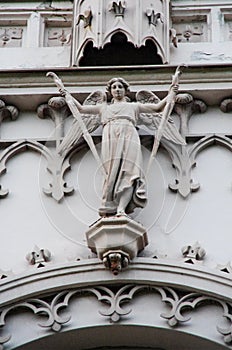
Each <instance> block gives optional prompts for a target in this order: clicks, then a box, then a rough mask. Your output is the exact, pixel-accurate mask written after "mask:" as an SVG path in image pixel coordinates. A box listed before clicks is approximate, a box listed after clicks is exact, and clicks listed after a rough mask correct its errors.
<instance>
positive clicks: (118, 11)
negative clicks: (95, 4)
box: [109, 0, 126, 17]
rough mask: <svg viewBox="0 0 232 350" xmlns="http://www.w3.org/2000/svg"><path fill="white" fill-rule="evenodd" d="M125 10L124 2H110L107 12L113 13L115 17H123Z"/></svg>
mask: <svg viewBox="0 0 232 350" xmlns="http://www.w3.org/2000/svg"><path fill="white" fill-rule="evenodd" d="M125 9H126V1H121V0H119V1H112V2H110V4H109V11H113V12H114V13H115V16H122V17H123V16H124V12H125Z"/></svg>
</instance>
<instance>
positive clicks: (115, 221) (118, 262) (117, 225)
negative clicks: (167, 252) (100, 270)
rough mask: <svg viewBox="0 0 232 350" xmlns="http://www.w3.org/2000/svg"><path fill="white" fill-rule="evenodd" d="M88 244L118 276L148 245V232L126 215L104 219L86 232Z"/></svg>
mask: <svg viewBox="0 0 232 350" xmlns="http://www.w3.org/2000/svg"><path fill="white" fill-rule="evenodd" d="M86 237H87V244H88V247H89V248H90V249H91V251H92V252H94V253H96V254H97V256H98V258H99V259H101V260H103V263H104V265H105V267H106V268H108V269H110V270H111V271H112V272H113V274H114V275H117V274H118V273H119V272H120V271H121V270H122V268H125V267H127V266H128V263H129V262H130V261H131V260H132V259H134V258H135V257H136V256H137V254H138V253H139V252H140V251H141V250H143V249H144V248H145V246H146V245H147V244H148V238H147V232H146V230H145V228H144V227H143V226H142V225H141V224H139V223H138V222H136V221H134V220H132V219H131V218H129V217H127V216H126V215H122V216H110V217H104V218H101V219H100V220H98V221H97V222H96V223H94V224H93V225H92V226H91V227H90V229H89V230H88V231H87V232H86Z"/></svg>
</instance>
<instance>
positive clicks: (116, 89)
mask: <svg viewBox="0 0 232 350" xmlns="http://www.w3.org/2000/svg"><path fill="white" fill-rule="evenodd" d="M125 93H126V91H125V88H124V86H123V85H122V83H120V81H115V82H114V83H113V84H112V85H111V95H112V96H113V98H114V100H116V101H121V100H123V99H124V97H125Z"/></svg>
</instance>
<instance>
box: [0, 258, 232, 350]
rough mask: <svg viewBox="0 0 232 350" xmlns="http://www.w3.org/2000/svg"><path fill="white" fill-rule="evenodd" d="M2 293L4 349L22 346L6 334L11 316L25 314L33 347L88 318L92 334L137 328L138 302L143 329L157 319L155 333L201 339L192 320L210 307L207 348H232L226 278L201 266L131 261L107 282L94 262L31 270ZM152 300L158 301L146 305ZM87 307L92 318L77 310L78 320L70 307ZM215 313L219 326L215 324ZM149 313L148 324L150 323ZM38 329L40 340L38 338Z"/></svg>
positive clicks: (7, 282)
mask: <svg viewBox="0 0 232 350" xmlns="http://www.w3.org/2000/svg"><path fill="white" fill-rule="evenodd" d="M186 265H187V266H186ZM131 276H133V277H131ZM0 291H1V309H0V326H1V333H0V345H1V348H2V349H4V347H5V348H6V349H7V348H10V349H13V348H14V346H15V347H17V346H19V345H22V344H20V343H17V329H15V332H12V331H10V329H11V330H12V328H11V327H8V325H10V323H11V320H12V318H14V313H15V312H17V317H19V314H20V313H21V314H22V315H23V314H24V311H25V310H26V311H27V317H29V318H30V317H32V318H33V320H34V321H33V322H34V323H33V324H35V326H34V327H35V334H34V335H32V334H31V333H33V330H32V331H31V332H30V334H28V339H27V342H29V341H32V340H35V339H38V334H40V336H41V337H45V336H47V335H50V334H52V333H54V332H56V333H57V332H65V331H68V330H69V329H73V327H77V328H81V327H83V325H85V326H86V325H87V323H88V317H90V315H92V316H93V315H94V316H93V318H91V317H90V319H89V322H90V324H91V326H93V325H94V326H101V325H107V324H110V323H111V324H112V323H117V324H120V323H121V322H122V323H123V325H126V324H128V325H129V324H130V325H131V324H137V325H138V324H140V322H142V320H140V317H141V315H140V313H139V311H138V310H140V309H139V308H137V307H136V305H138V304H139V303H140V302H141V303H143V305H144V304H145V305H146V308H147V315H148V316H147V326H149V327H157V326H158V325H157V324H156V322H158V323H159V321H154V320H155V319H158V320H159V319H160V322H161V324H160V325H159V327H161V328H162V327H163V328H166V329H170V328H173V327H175V329H176V330H181V331H182V332H186V333H187V334H194V335H195V336H201V337H203V338H204V336H202V335H201V329H200V328H201V324H199V329H198V330H196V322H193V323H194V324H193V328H192V321H191V320H192V319H193V320H194V315H196V314H197V312H198V310H202V309H204V307H206V306H208V305H210V307H212V308H215V307H216V308H217V313H215V320H212V322H211V324H210V325H209V326H212V323H213V328H214V329H213V332H214V334H215V337H214V339H212V341H214V342H217V343H218V344H224V346H225V347H227V346H228V348H230V346H231V345H232V297H231V274H226V273H225V272H219V271H216V270H209V269H207V268H205V267H203V266H192V265H189V264H185V263H173V261H162V260H160V261H158V260H155V261H154V259H149V258H136V259H135V260H134V261H133V263H132V264H131V265H130V267H129V268H128V270H125V272H123V273H121V274H120V275H118V276H114V277H113V280H112V275H111V274H110V272H109V271H106V270H105V269H104V267H103V266H102V264H101V262H100V261H99V260H97V259H93V260H91V261H82V262H74V263H69V264H67V265H65V266H64V265H62V266H53V267H50V268H48V267H46V268H40V269H39V270H38V269H35V268H34V269H33V268H32V269H31V270H30V271H28V272H27V273H25V274H24V275H21V276H15V277H13V276H11V277H10V278H5V279H3V280H1V284H0ZM152 295H156V296H157V298H155V299H154V298H151V296H152ZM90 299H91V312H89V310H85V311H84V310H83V307H82V308H81V310H82V311H80V313H79V315H77V314H76V311H74V309H75V308H74V309H73V308H72V305H73V303H75V302H81V301H83V302H84V303H83V305H88V301H89V300H90ZM157 302H158V303H159V304H161V309H160V307H157V304H156V303H157ZM87 308H88V306H87ZM75 310H76V309H75ZM157 310H159V311H157ZM218 310H219V313H220V315H221V320H219V319H218ZM150 312H151V315H152V317H149V313H150ZM211 315H212V314H211ZM9 316H10V317H9ZM153 316H154V317H153ZM24 320H25V314H24ZM82 320H84V321H83V322H82ZM93 320H95V321H94V322H95V324H93ZM75 322H77V324H76V325H75ZM183 324H185V326H184V327H182V325H183ZM37 327H39V328H40V331H39V332H38V331H37V332H36V328H37ZM181 327H182V328H181ZM41 332H42V333H41ZM211 334H212V333H211ZM19 338H20V337H19ZM13 345H14V346H13Z"/></svg>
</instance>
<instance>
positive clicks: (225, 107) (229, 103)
mask: <svg viewBox="0 0 232 350" xmlns="http://www.w3.org/2000/svg"><path fill="white" fill-rule="evenodd" d="M220 109H221V111H222V112H224V113H227V112H231V111H232V98H226V99H225V100H223V101H222V102H221V104H220Z"/></svg>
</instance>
